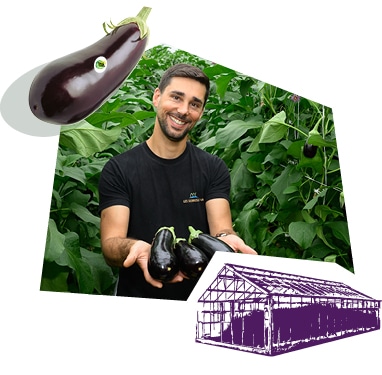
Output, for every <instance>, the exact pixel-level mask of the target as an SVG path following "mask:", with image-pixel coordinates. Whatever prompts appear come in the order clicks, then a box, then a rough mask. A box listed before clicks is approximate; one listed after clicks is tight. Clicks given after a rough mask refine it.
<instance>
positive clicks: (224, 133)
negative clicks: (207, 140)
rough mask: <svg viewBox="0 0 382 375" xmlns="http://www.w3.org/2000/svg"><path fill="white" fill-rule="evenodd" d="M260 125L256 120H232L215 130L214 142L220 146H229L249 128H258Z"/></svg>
mask: <svg viewBox="0 0 382 375" xmlns="http://www.w3.org/2000/svg"><path fill="white" fill-rule="evenodd" d="M261 125H262V124H261V123H259V122H258V121H248V122H246V121H242V120H233V121H231V122H229V123H228V124H227V125H226V126H225V127H224V128H220V129H219V130H218V131H217V132H216V143H217V144H218V146H219V147H221V148H224V147H228V146H231V144H232V143H233V142H235V141H236V140H238V139H240V137H242V136H243V135H244V134H245V133H246V132H247V131H248V130H249V129H255V128H258V127H260V126H261Z"/></svg>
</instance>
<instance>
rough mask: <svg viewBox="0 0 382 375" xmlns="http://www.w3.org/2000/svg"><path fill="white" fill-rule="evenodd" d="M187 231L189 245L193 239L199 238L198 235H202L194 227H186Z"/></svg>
mask: <svg viewBox="0 0 382 375" xmlns="http://www.w3.org/2000/svg"><path fill="white" fill-rule="evenodd" d="M188 230H189V231H190V237H189V238H188V242H189V243H191V241H192V240H193V239H194V238H198V237H199V234H203V232H202V231H201V230H196V229H195V228H194V227H192V226H191V225H190V226H189V227H188Z"/></svg>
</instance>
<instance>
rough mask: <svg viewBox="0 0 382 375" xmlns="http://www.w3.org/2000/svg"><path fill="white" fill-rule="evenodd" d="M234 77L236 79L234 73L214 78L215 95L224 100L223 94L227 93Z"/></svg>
mask: <svg viewBox="0 0 382 375" xmlns="http://www.w3.org/2000/svg"><path fill="white" fill-rule="evenodd" d="M234 77H236V73H229V74H224V75H221V76H220V77H218V78H216V80H215V84H216V93H217V94H218V95H219V97H220V99H223V98H224V96H225V93H226V92H227V87H228V85H229V83H230V82H231V80H232V78H234Z"/></svg>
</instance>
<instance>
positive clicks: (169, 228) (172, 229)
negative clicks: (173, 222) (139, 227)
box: [155, 227, 176, 244]
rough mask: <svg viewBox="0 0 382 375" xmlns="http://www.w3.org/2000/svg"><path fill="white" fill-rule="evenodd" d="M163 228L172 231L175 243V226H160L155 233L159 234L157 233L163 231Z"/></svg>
mask: <svg viewBox="0 0 382 375" xmlns="http://www.w3.org/2000/svg"><path fill="white" fill-rule="evenodd" d="M162 230H169V231H170V232H171V234H172V238H173V241H172V243H173V244H175V241H176V235H175V228H174V227H160V228H159V229H158V230H157V231H156V233H155V235H157V233H159V232H160V231H162Z"/></svg>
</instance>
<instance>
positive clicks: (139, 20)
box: [102, 7, 151, 39]
mask: <svg viewBox="0 0 382 375" xmlns="http://www.w3.org/2000/svg"><path fill="white" fill-rule="evenodd" d="M150 11H151V8H150V7H143V8H142V9H141V10H140V12H139V13H138V14H137V16H136V17H128V18H125V19H124V20H122V21H121V22H119V23H118V24H117V25H114V24H113V23H112V22H111V21H110V24H107V23H106V22H104V23H103V25H102V26H103V29H104V30H105V33H106V34H110V32H111V31H113V30H114V29H116V28H118V27H120V26H123V25H127V24H129V23H136V24H137V25H138V28H139V31H140V32H141V39H143V38H145V37H148V36H149V32H150V31H149V28H148V26H147V24H146V21H147V18H148V16H149V14H150ZM107 28H109V29H110V31H108V30H107Z"/></svg>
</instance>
